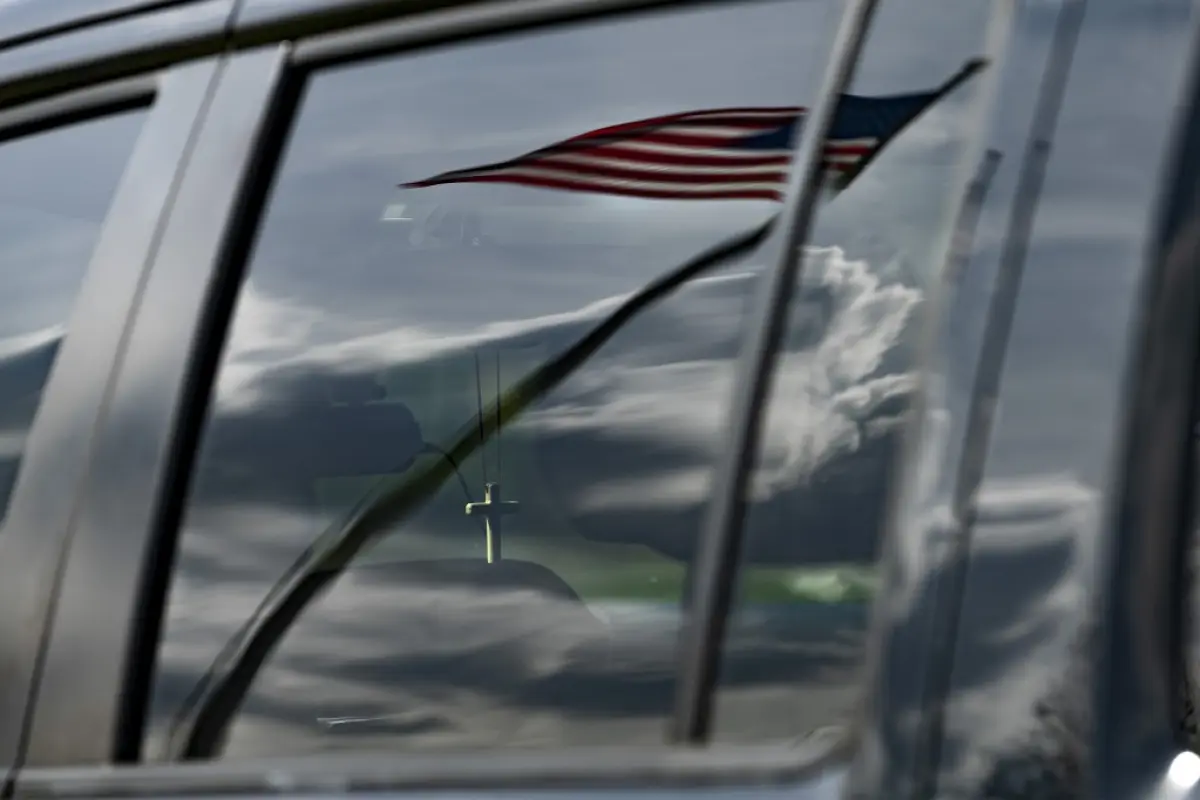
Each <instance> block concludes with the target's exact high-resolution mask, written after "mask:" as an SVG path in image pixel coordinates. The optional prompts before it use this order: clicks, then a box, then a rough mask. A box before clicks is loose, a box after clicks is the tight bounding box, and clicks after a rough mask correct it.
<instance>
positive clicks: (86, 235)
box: [0, 112, 143, 519]
mask: <svg viewBox="0 0 1200 800" xmlns="http://www.w3.org/2000/svg"><path fill="white" fill-rule="evenodd" d="M142 121H143V113H142V112H130V113H125V114H121V115H114V116H109V117H104V118H102V119H98V120H93V121H90V122H84V123H79V124H76V125H70V126H66V127H62V128H55V129H53V130H50V131H47V132H44V133H37V134H32V135H29V136H25V137H22V138H19V139H14V140H11V141H8V142H4V143H0V298H3V301H2V302H3V310H2V311H0V519H2V518H3V516H4V515H5V513H6V511H7V509H8V503H9V498H10V496H11V494H12V490H13V484H14V482H15V481H16V477H17V470H18V468H19V466H20V463H21V456H22V454H23V453H24V451H25V442H26V438H27V437H28V435H29V431H30V428H31V427H32V425H33V421H34V417H35V416H36V414H37V410H38V406H39V405H40V402H41V396H42V390H43V388H44V387H45V385H46V380H47V379H48V377H49V373H50V369H51V367H52V366H53V364H54V359H55V356H56V355H57V353H58V348H59V345H60V343H61V342H62V339H63V337H64V336H65V335H66V332H67V324H68V321H69V318H70V315H71V309H72V306H73V305H74V303H75V297H76V295H77V294H78V292H79V290H80V286H81V285H82V283H83V277H84V273H85V272H86V270H87V265H88V262H89V260H90V258H91V254H92V250H93V248H94V247H95V244H96V239H97V237H98V236H99V234H100V227H101V225H102V224H103V222H104V218H105V215H106V214H107V212H108V207H109V204H110V202H111V200H112V196H113V194H114V192H115V191H116V188H117V183H118V182H119V180H120V178H121V175H122V173H123V172H124V170H125V166H126V163H127V161H128V159H129V156H130V154H131V153H132V152H133V146H134V143H135V142H136V140H137V134H138V131H139V130H140V128H141V126H142Z"/></svg>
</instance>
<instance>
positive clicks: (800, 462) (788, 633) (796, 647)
mask: <svg viewBox="0 0 1200 800" xmlns="http://www.w3.org/2000/svg"><path fill="white" fill-rule="evenodd" d="M1002 9H1003V4H1000V3H994V2H966V3H958V2H933V3H930V2H928V0H889V1H888V2H885V3H881V4H880V6H879V9H878V11H877V12H876V14H875V17H874V19H873V22H872V25H871V29H870V31H869V35H868V37H867V40H866V42H865V44H864V46H863V51H862V53H861V55H860V58H859V62H858V64H857V65H856V67H855V74H854V79H853V80H852V82H851V86H850V88H849V91H848V92H847V95H848V96H847V97H846V98H845V99H844V100H843V101H842V103H841V105H840V106H839V108H838V110H837V111H836V112H835V115H834V124H833V128H832V130H831V133H830V138H829V142H828V144H827V145H826V147H827V149H828V151H829V153H830V158H831V159H832V160H833V161H834V162H836V161H837V160H838V159H840V158H843V157H844V156H845V154H847V153H852V152H854V151H855V150H857V149H865V150H866V151H868V152H869V153H871V157H870V160H869V162H868V163H867V164H866V165H865V166H863V164H862V163H861V162H860V163H858V164H856V165H854V166H848V167H847V168H846V169H844V170H840V171H839V170H838V169H836V168H835V169H833V170H832V171H831V173H830V175H829V180H828V190H827V192H826V194H825V198H824V201H823V202H822V203H821V204H820V205H819V206H818V208H817V212H816V217H815V220H814V222H813V226H812V233H811V235H810V239H809V243H808V245H807V246H806V247H805V250H804V253H803V255H802V262H801V273H800V280H799V282H798V285H797V287H796V289H795V292H794V294H793V297H792V301H791V309H790V320H789V323H790V324H789V328H788V331H787V336H786V339H785V342H784V345H783V348H782V351H781V354H780V356H779V360H778V363H777V367H776V375H775V380H774V383H773V386H772V391H771V395H770V400H769V403H768V406H767V409H766V419H765V426H764V432H763V435H762V438H761V442H760V447H759V458H758V465H757V467H756V470H755V472H754V473H753V475H752V479H751V485H750V490H749V491H750V502H749V505H748V508H747V515H746V518H745V525H746V528H745V534H744V537H745V538H744V540H743V547H742V559H743V567H742V570H741V573H740V574H739V580H738V584H739V585H738V590H737V599H736V601H735V605H734V609H733V613H732V617H731V625H730V630H729V634H728V637H727V638H728V641H727V642H726V645H725V649H724V663H723V666H722V670H721V673H720V688H719V690H718V695H717V705H716V708H717V712H716V715H715V719H716V726H715V732H716V736H717V738H718V739H723V740H737V739H738V738H740V736H741V735H742V732H743V731H744V730H746V729H748V728H749V727H750V726H751V723H750V722H749V721H748V720H747V715H749V716H751V717H752V718H753V719H754V720H756V721H755V722H754V723H753V726H754V727H755V728H756V729H757V730H758V731H762V730H764V729H765V728H767V727H768V726H769V725H770V724H771V723H770V722H768V720H773V721H774V724H775V725H777V727H776V728H775V729H774V730H773V731H772V732H773V733H774V734H775V735H776V736H779V737H785V736H788V735H789V734H791V735H798V736H800V737H802V738H805V739H811V738H812V737H828V738H837V737H840V736H842V735H844V734H845V733H846V730H847V726H848V725H849V723H850V722H851V720H852V714H853V711H854V706H855V703H856V701H857V699H858V696H859V680H860V677H861V672H860V670H861V667H862V666H863V664H864V646H865V636H866V626H867V622H868V617H869V610H870V606H871V600H872V599H873V596H874V591H875V587H876V584H877V575H876V569H875V563H876V559H877V557H878V555H879V547H880V535H881V533H882V532H883V530H884V527H885V524H886V521H887V506H888V498H889V494H890V490H891V486H892V483H893V479H894V478H895V476H896V475H897V469H896V467H897V466H898V463H897V461H898V459H897V457H898V455H899V451H900V446H901V444H902V442H903V441H904V434H905V432H906V431H907V429H908V427H907V425H906V424H905V423H906V422H907V421H908V420H909V419H910V413H909V412H910V410H911V409H912V408H913V401H914V399H915V397H916V394H915V392H916V391H917V389H918V385H917V360H916V359H917V357H918V348H917V345H918V343H919V341H920V339H921V334H922V331H924V330H926V329H927V326H928V324H929V318H930V314H931V312H932V311H933V309H934V307H935V301H937V300H938V299H939V298H938V295H939V294H941V293H944V292H945V291H946V290H947V287H946V286H945V285H944V284H945V279H946V269H945V267H946V262H947V256H948V249H949V245H950V242H951V238H952V237H951V234H952V231H953V226H954V225H955V223H956V222H957V221H958V220H959V219H960V216H961V212H962V208H963V204H964V197H965V194H964V192H965V189H966V186H967V182H968V180H969V179H970V178H971V176H972V173H974V172H975V170H976V169H977V166H978V164H979V162H980V160H981V158H982V156H983V153H982V152H981V142H982V137H981V132H982V130H981V126H980V124H979V123H980V122H981V121H982V118H983V117H982V114H981V112H984V111H985V110H986V109H985V105H984V103H985V100H986V97H987V91H986V87H987V86H988V85H989V81H990V79H991V74H990V73H991V71H994V70H996V69H998V66H997V64H996V63H995V62H996V54H995V53H992V52H989V51H990V49H991V48H992V47H993V46H994V40H995V35H994V29H995V26H996V25H997V24H1000V23H1002V22H1003V20H1004V19H1006V17H1003V16H1001V15H998V13H997V12H999V11H1001V10H1002ZM905 98H907V99H905ZM889 137H890V138H889ZM836 166H837V164H836V163H835V167H836ZM856 170H861V172H856ZM851 177H852V178H853V181H852V183H850V184H849V185H845V182H846V180H847V179H848V178H851ZM768 576H770V577H769V578H768ZM801 719H802V720H804V724H803V725H800V726H796V724H795V721H796V720H801Z"/></svg>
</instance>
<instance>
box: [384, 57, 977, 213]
mask: <svg viewBox="0 0 1200 800" xmlns="http://www.w3.org/2000/svg"><path fill="white" fill-rule="evenodd" d="M980 66H982V62H978V61H972V62H969V63H968V64H967V66H966V67H965V68H964V69H963V70H962V71H960V72H959V73H958V74H957V75H955V76H954V77H953V78H952V79H951V80H950V81H948V82H947V83H945V84H943V85H942V86H941V87H939V88H937V89H934V90H932V91H928V92H919V93H914V94H904V95H895V96H892V97H856V96H853V95H845V96H843V97H842V100H841V102H840V103H839V105H838V108H837V111H836V113H835V114H834V118H833V121H832V127H831V129H830V132H829V138H828V140H827V141H826V144H825V168H826V169H827V170H828V171H829V172H830V173H831V178H832V180H833V182H834V185H835V186H837V187H839V188H844V187H845V186H846V185H848V184H849V182H850V181H851V180H853V178H854V177H855V176H856V175H857V174H858V173H859V172H860V171H861V170H862V168H863V167H865V166H866V164H867V162H869V161H870V160H871V159H872V158H873V157H874V156H875V154H876V153H878V151H879V150H881V149H882V148H883V146H884V145H886V144H887V142H888V141H889V140H890V139H892V137H894V136H895V135H896V134H897V133H899V132H900V131H901V130H902V129H903V128H904V127H905V126H906V125H908V124H909V123H910V122H912V120H914V119H915V118H916V117H917V116H919V115H920V114H921V112H923V111H924V110H925V109H927V108H928V107H929V106H930V105H932V104H933V103H935V102H937V101H938V100H939V99H941V98H942V97H943V96H945V95H946V94H947V93H948V92H950V91H951V90H952V89H954V88H955V87H957V86H958V85H959V84H960V83H962V81H964V80H965V79H966V78H968V77H970V75H971V74H973V73H974V72H976V71H977V70H978V69H979V68H980ZM805 113H806V110H805V109H804V108H799V107H783V108H721V109H711V110H707V111H691V112H687V113H683V114H671V115H669V116H664V117H653V118H650V119H643V120H639V121H637V122H629V123H626V124H624V125H614V126H612V127H608V128H600V129H598V130H594V131H591V132H589V133H585V134H582V135H580V136H575V137H573V138H571V139H567V140H565V141H562V142H558V143H556V144H552V145H550V146H548V147H543V148H541V149H539V150H534V151H533V152H530V153H526V154H525V155H523V156H518V157H517V158H514V159H511V160H509V161H502V162H499V163H496V164H488V165H485V166H479V167H472V168H470V169H461V170H455V171H453V172H445V173H442V174H440V175H436V176H434V177H432V178H428V179H426V180H423V181H417V182H414V183H407V184H402V186H403V187H404V188H417V187H423V186H436V185H438V184H444V183H517V184H522V185H525V186H536V187H540V188H544V189H562V190H566V191H577V192H599V193H603V194H620V195H630V196H633V197H650V198H667V199H679V200H779V199H782V196H783V191H784V189H785V186H786V183H787V177H788V165H789V163H790V161H791V156H792V148H793V145H794V140H795V137H796V133H797V131H798V129H799V127H800V125H801V124H802V123H803V121H804V117H805Z"/></svg>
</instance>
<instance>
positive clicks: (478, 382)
mask: <svg viewBox="0 0 1200 800" xmlns="http://www.w3.org/2000/svg"><path fill="white" fill-rule="evenodd" d="M475 408H476V410H477V411H478V412H479V439H480V441H485V440H486V437H485V435H484V431H483V378H482V377H481V373H480V370H479V351H478V350H476V351H475ZM479 468H480V469H481V470H483V483H484V485H487V482H488V479H487V451H486V450H485V449H483V448H480V451H479Z"/></svg>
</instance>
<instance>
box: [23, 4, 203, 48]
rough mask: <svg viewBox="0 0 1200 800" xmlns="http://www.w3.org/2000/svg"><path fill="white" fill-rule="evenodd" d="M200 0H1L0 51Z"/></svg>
mask: <svg viewBox="0 0 1200 800" xmlns="http://www.w3.org/2000/svg"><path fill="white" fill-rule="evenodd" d="M195 2H199V0H0V50H2V49H4V48H7V47H13V46H16V45H20V44H24V43H25V42H28V41H30V40H33V39H40V38H43V37H45V36H52V35H54V34H55V33H59V32H63V31H67V30H73V29H76V28H82V27H85V26H87V25H93V24H96V23H100V22H106V21H110V20H116V19H120V18H122V17H126V16H130V15H133V14H137V13H139V12H142V11H149V10H157V9H163V8H170V7H173V6H184V5H188V4H190V3H195Z"/></svg>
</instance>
